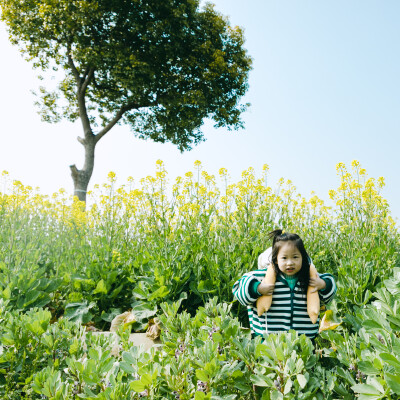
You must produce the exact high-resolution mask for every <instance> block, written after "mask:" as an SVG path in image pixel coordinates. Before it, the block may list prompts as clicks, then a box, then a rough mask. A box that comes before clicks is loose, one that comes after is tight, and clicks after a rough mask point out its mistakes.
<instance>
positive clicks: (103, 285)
mask: <svg viewBox="0 0 400 400" xmlns="http://www.w3.org/2000/svg"><path fill="white" fill-rule="evenodd" d="M107 292H108V291H107V287H106V283H105V282H104V280H103V279H102V280H101V281H99V282H98V284H97V286H96V289H95V290H94V291H93V294H96V293H104V294H107Z"/></svg>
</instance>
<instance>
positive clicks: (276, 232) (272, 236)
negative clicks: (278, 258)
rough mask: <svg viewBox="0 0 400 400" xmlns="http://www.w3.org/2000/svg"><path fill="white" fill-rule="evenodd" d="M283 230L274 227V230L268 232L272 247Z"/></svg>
mask: <svg viewBox="0 0 400 400" xmlns="http://www.w3.org/2000/svg"><path fill="white" fill-rule="evenodd" d="M282 234H283V230H282V229H275V230H274V231H272V232H270V233H268V237H269V238H270V239H271V240H272V247H274V245H275V243H276V239H277V238H278V237H279V236H282Z"/></svg>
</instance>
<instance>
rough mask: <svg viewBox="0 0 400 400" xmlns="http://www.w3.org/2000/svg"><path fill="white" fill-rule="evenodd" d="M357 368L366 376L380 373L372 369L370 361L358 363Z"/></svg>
mask: <svg viewBox="0 0 400 400" xmlns="http://www.w3.org/2000/svg"><path fill="white" fill-rule="evenodd" d="M357 366H358V369H359V370H360V371H361V372H363V373H364V374H366V375H377V374H379V372H380V370H379V369H377V368H375V367H374V365H373V364H372V362H371V361H360V362H359V363H358V364H357Z"/></svg>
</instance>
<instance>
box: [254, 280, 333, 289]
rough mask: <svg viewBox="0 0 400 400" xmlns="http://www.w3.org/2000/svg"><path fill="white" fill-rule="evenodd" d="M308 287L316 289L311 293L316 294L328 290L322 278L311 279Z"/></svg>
mask: <svg viewBox="0 0 400 400" xmlns="http://www.w3.org/2000/svg"><path fill="white" fill-rule="evenodd" d="M308 285H309V286H312V287H313V288H314V289H312V290H311V293H315V292H317V291H318V290H322V289H325V288H326V282H325V281H324V280H323V279H321V278H320V277H318V278H310V281H309V283H308ZM260 286H261V285H260ZM260 293H261V292H260Z"/></svg>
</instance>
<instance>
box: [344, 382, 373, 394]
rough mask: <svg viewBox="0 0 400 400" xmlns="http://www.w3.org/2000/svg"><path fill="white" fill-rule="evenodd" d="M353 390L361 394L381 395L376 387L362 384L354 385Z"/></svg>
mask: <svg viewBox="0 0 400 400" xmlns="http://www.w3.org/2000/svg"><path fill="white" fill-rule="evenodd" d="M351 389H352V390H353V391H354V392H355V393H361V394H379V395H380V392H379V391H378V389H376V388H375V387H374V386H372V385H368V384H366V383H360V384H357V385H354V386H352V387H351Z"/></svg>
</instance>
